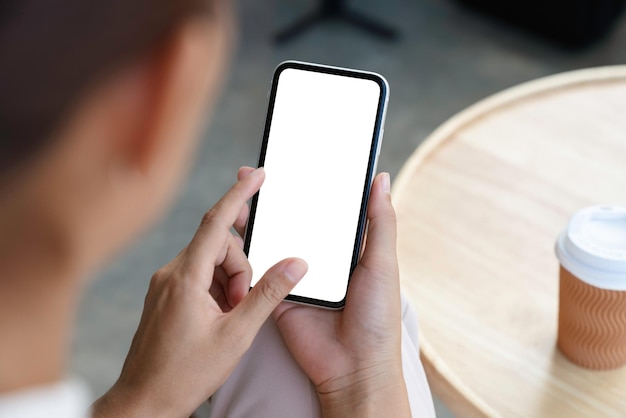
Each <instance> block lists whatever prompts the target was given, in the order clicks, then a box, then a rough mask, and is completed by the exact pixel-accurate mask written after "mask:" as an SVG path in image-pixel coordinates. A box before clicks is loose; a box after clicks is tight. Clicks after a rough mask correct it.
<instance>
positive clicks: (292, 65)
mask: <svg viewBox="0 0 626 418" xmlns="http://www.w3.org/2000/svg"><path fill="white" fill-rule="evenodd" d="M286 69H298V70H303V71H312V72H318V73H325V74H333V75H339V76H344V77H352V78H361V79H367V80H371V81H374V82H376V84H378V86H379V87H380V95H379V98H378V108H377V110H376V121H375V124H374V130H373V132H372V140H371V146H370V152H369V157H368V164H367V173H366V175H365V184H364V185H363V195H362V198H361V208H360V212H359V221H358V225H357V230H356V234H355V239H354V246H353V249H352V261H351V264H350V273H349V277H348V282H347V285H346V291H345V294H344V297H343V299H342V300H340V301H338V302H331V301H327V300H322V299H315V298H308V297H304V296H298V295H291V294H290V295H289V296H287V298H286V300H289V301H292V302H297V303H304V304H308V305H315V306H321V307H324V308H330V309H341V308H343V307H344V306H345V303H346V297H347V294H348V288H349V286H350V279H351V278H352V273H353V272H354V269H355V268H356V266H357V263H358V261H359V257H360V253H361V247H362V244H363V238H364V235H365V229H366V224H367V222H366V220H367V203H368V201H369V194H370V189H371V185H372V181H373V177H374V174H375V173H374V169H375V163H376V159H377V157H378V155H377V154H378V147H379V142H380V141H381V139H382V138H381V135H380V134H381V129H382V127H383V123H384V116H385V107H386V104H387V97H388V87H387V83H386V81H385V79H384V78H383V77H381V76H380V75H378V74H375V73H370V72H363V71H358V70H352V69H348V68H338V67H330V66H325V65H318V64H313V63H305V62H298V61H285V62H283V63H281V64H280V65H278V67H276V70H275V71H274V75H273V77H272V86H271V89H270V96H269V103H268V109H267V116H266V118H265V128H264V131H263V141H262V143H261V150H260V153H259V159H258V167H263V166H264V163H265V153H266V151H267V142H268V140H269V133H270V129H271V124H272V117H273V113H274V104H275V99H276V92H277V89H278V82H279V80H280V75H281V73H282V72H283V71H284V70H286ZM259 193H260V191H259V192H257V193H256V194H255V195H254V196H253V198H252V202H251V204H250V215H249V217H248V223H247V225H246V233H245V239H244V252H245V254H246V256H248V253H249V250H250V243H251V240H252V232H253V229H254V219H255V215H256V207H257V202H258V198H259Z"/></svg>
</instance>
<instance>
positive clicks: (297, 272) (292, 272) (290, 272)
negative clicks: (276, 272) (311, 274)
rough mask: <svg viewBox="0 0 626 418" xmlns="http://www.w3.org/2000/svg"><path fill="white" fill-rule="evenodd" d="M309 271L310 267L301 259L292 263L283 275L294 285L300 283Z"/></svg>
mask: <svg viewBox="0 0 626 418" xmlns="http://www.w3.org/2000/svg"><path fill="white" fill-rule="evenodd" d="M308 269H309V265H308V264H307V263H306V262H305V261H304V260H301V259H299V258H296V259H295V260H292V261H290V262H289V263H288V264H287V265H286V266H285V269H284V270H283V274H284V275H285V277H287V279H288V280H289V281H290V282H292V283H298V282H299V281H300V279H302V278H303V277H304V275H305V273H306V272H307V270H308Z"/></svg>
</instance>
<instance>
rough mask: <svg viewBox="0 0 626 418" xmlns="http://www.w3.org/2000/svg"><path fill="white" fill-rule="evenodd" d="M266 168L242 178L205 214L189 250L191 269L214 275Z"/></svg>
mask: <svg viewBox="0 0 626 418" xmlns="http://www.w3.org/2000/svg"><path fill="white" fill-rule="evenodd" d="M264 179H265V171H264V170H263V168H262V167H260V168H257V169H256V170H254V171H253V172H252V173H250V174H249V175H248V176H246V177H244V178H242V179H240V180H239V181H238V182H237V183H235V185H234V186H233V187H231V188H230V190H229V191H228V192H226V194H225V195H224V196H223V197H222V198H221V199H220V200H219V201H218V202H217V203H216V204H215V206H213V207H212V208H211V209H210V210H209V211H208V212H207V213H206V214H205V215H204V216H203V217H202V222H201V223H200V226H199V227H198V230H197V231H196V233H195V235H194V237H193V239H192V240H191V242H190V243H189V247H188V249H187V260H186V264H187V266H186V267H187V268H191V269H193V270H194V271H195V270H196V269H197V270H199V272H200V273H206V274H212V271H213V270H212V269H213V268H214V266H215V262H216V260H217V257H218V256H219V254H220V252H221V251H223V249H224V248H225V245H226V243H227V240H226V239H227V238H229V235H230V227H231V226H232V225H233V223H234V222H235V220H236V219H237V216H238V215H239V212H240V210H241V208H242V206H243V205H245V204H246V201H248V199H250V198H251V197H252V196H253V195H254V194H255V193H256V192H257V191H258V190H259V189H260V188H261V184H263V180H264Z"/></svg>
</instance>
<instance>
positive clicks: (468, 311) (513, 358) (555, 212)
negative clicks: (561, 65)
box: [393, 66, 626, 418]
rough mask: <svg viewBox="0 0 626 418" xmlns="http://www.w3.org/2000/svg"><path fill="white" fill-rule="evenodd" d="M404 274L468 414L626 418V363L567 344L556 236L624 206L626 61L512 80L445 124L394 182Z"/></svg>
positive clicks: (436, 361)
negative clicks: (600, 362) (594, 359)
mask: <svg viewBox="0 0 626 418" xmlns="http://www.w3.org/2000/svg"><path fill="white" fill-rule="evenodd" d="M393 198H394V203H395V206H396V210H397V214H398V251H399V258H400V271H401V278H402V286H403V289H404V291H405V292H406V293H407V295H408V297H409V298H410V300H411V301H412V302H413V304H414V305H415V307H416V308H417V310H418V312H419V315H420V326H421V330H420V334H421V355H422V360H423V362H424V367H425V369H426V373H427V375H428V379H429V382H430V385H431V388H432V390H433V393H434V394H435V395H437V396H438V397H440V399H441V400H442V401H443V402H444V403H445V404H446V405H447V406H448V407H449V408H450V409H451V410H452V412H453V413H455V414H456V415H457V416H459V417H483V416H490V417H491V416H501V417H507V418H508V417H524V418H528V417H594V418H595V417H626V367H623V368H621V369H617V370H613V371H602V372H598V371H589V370H585V369H583V368H580V367H578V366H576V365H574V364H572V363H570V362H569V361H568V360H567V359H566V358H565V357H564V356H563V355H562V354H561V353H560V352H559V351H558V350H557V348H556V335H557V310H558V304H557V301H558V261H557V259H556V256H555V254H554V243H555V241H556V239H557V236H558V234H559V232H560V231H561V230H562V229H563V228H564V227H565V226H566V223H567V220H568V218H569V217H570V216H571V215H572V214H573V213H574V212H575V211H576V210H578V209H580V208H582V207H585V206H588V205H595V204H601V203H611V204H619V205H626V66H617V67H603V68H596V69H589V70H581V71H575V72H571V73H565V74H560V75H556V76H552V77H547V78H544V79H540V80H537V81H532V82H530V83H526V84H523V85H521V86H518V87H515V88H512V89H510V90H506V91H504V92H502V93H499V94H497V95H495V96H493V97H490V98H488V99H486V100H484V101H482V102H480V103H478V104H476V105H474V106H472V107H470V108H468V109H467V110H465V111H463V112H461V113H460V114H458V115H457V116H455V117H453V118H452V119H450V120H449V121H448V122H446V123H445V124H444V125H442V126H441V127H440V128H439V129H438V130H436V131H435V132H434V133H433V134H432V135H431V136H430V137H429V138H428V139H427V140H426V141H425V142H424V143H423V144H422V146H420V147H419V148H418V149H417V151H416V152H415V153H414V154H413V155H412V156H411V158H410V159H409V160H408V161H407V163H406V164H405V165H404V167H403V169H402V170H401V172H400V174H399V175H398V177H397V179H396V181H395V182H394V186H393Z"/></svg>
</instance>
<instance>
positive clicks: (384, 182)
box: [380, 173, 391, 194]
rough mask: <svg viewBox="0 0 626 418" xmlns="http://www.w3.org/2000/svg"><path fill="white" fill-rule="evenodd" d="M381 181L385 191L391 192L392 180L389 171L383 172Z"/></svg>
mask: <svg viewBox="0 0 626 418" xmlns="http://www.w3.org/2000/svg"><path fill="white" fill-rule="evenodd" d="M380 181H381V185H380V186H381V187H382V188H383V192H385V193H387V194H389V193H390V192H391V180H389V173H382V176H381V179H380Z"/></svg>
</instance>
